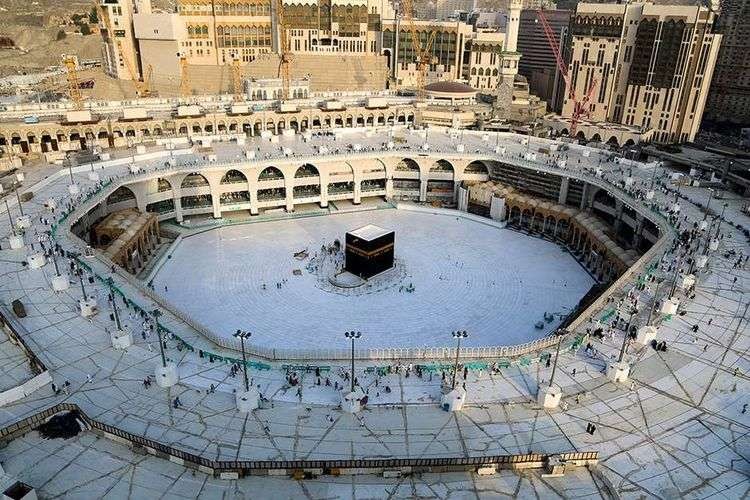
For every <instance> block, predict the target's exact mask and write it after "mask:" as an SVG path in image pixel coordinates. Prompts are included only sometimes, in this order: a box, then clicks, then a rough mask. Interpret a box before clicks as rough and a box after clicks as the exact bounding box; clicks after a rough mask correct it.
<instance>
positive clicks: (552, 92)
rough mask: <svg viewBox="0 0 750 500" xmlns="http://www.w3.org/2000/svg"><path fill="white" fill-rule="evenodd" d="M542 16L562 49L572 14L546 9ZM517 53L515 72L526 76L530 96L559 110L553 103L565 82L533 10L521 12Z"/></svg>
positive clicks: (566, 11)
mask: <svg viewBox="0 0 750 500" xmlns="http://www.w3.org/2000/svg"><path fill="white" fill-rule="evenodd" d="M545 16H546V18H547V21H548V22H549V24H550V28H552V32H553V33H554V34H555V39H556V40H557V43H558V46H560V47H562V46H563V45H564V43H565V40H566V38H567V33H568V26H569V24H570V16H571V12H570V11H568V10H546V11H545ZM518 51H519V52H520V53H521V60H520V61H519V64H518V73H519V74H521V75H523V76H525V77H526V79H527V80H528V82H529V89H530V90H531V92H532V93H534V94H535V95H537V96H539V97H540V98H542V99H544V100H546V101H547V103H548V104H549V106H550V107H551V108H552V109H553V110H554V111H558V112H559V111H560V109H558V108H557V107H556V105H555V103H556V102H557V101H558V99H557V96H558V95H559V94H562V91H563V90H564V88H565V82H564V80H563V78H562V75H561V74H560V71H559V70H558V68H557V62H556V60H555V55H554V53H553V52H552V49H551V48H550V46H549V42H548V41H547V37H546V36H545V34H544V29H542V24H541V23H540V22H539V18H538V14H537V11H536V10H523V11H522V12H521V22H520V30H519V33H518Z"/></svg>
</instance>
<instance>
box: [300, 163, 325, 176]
mask: <svg viewBox="0 0 750 500" xmlns="http://www.w3.org/2000/svg"><path fill="white" fill-rule="evenodd" d="M317 176H320V172H318V168H317V167H316V166H315V165H311V164H310V163H305V164H304V165H300V167H299V168H298V169H297V170H296V171H295V172H294V178H295V179H300V178H302V177H317Z"/></svg>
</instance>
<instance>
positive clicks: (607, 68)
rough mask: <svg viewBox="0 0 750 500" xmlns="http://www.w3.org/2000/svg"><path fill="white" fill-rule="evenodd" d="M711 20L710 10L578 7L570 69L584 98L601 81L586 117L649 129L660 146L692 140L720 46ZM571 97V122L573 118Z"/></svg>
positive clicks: (566, 111) (567, 106) (566, 106)
mask: <svg viewBox="0 0 750 500" xmlns="http://www.w3.org/2000/svg"><path fill="white" fill-rule="evenodd" d="M713 22H714V14H713V13H712V12H711V11H709V10H708V9H707V8H705V7H697V6H684V5H654V4H651V3H635V2H634V3H629V4H600V3H597V4H592V3H579V4H578V7H577V10H576V14H575V16H574V17H573V19H572V21H571V24H570V36H571V44H570V45H571V48H570V59H569V65H568V71H569V74H570V76H571V84H572V86H573V87H574V89H575V91H576V94H577V95H578V96H579V98H581V97H583V96H584V95H585V94H586V91H587V89H589V88H590V86H591V83H592V81H594V80H595V81H596V82H597V83H596V85H595V87H594V91H593V94H592V96H591V101H590V102H591V105H590V110H591V114H590V116H589V117H588V119H589V120H590V121H592V122H598V123H601V122H609V123H617V124H623V125H629V126H634V127H638V128H640V129H641V131H642V132H643V133H645V132H647V131H649V130H651V131H652V133H650V134H649V136H650V137H651V138H652V140H654V141H657V142H687V141H692V140H693V139H694V137H695V134H696V133H697V132H698V128H699V126H700V123H701V118H702V116H703V111H704V108H705V104H706V98H707V96H708V90H709V86H710V83H711V77H712V75H713V71H714V66H715V64H716V58H717V54H718V50H719V45H720V42H721V35H717V34H715V33H713V32H712V26H713ZM569 91H570V89H569V88H568V89H566V96H565V100H564V102H563V109H562V115H563V117H566V118H568V117H570V116H571V114H572V112H573V101H572V100H571V99H569V98H568V94H569ZM587 139H592V137H587ZM594 139H597V138H596V137H594ZM599 139H600V140H601V138H599ZM604 140H606V138H604Z"/></svg>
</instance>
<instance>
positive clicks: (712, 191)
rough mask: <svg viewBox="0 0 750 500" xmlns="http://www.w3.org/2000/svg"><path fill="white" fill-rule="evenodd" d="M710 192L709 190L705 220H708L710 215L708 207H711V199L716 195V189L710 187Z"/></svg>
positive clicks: (704, 213)
mask: <svg viewBox="0 0 750 500" xmlns="http://www.w3.org/2000/svg"><path fill="white" fill-rule="evenodd" d="M708 192H709V195H708V202H707V203H706V211H705V212H703V220H706V218H707V217H708V209H709V208H710V207H711V200H712V199H713V197H714V190H713V189H711V188H708Z"/></svg>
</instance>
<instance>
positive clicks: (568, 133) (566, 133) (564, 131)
mask: <svg viewBox="0 0 750 500" xmlns="http://www.w3.org/2000/svg"><path fill="white" fill-rule="evenodd" d="M560 135H566V136H567V135H570V132H568V129H566V128H564V129H562V130H561V131H560Z"/></svg>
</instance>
